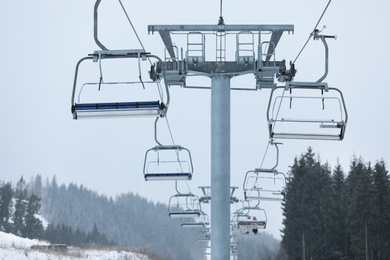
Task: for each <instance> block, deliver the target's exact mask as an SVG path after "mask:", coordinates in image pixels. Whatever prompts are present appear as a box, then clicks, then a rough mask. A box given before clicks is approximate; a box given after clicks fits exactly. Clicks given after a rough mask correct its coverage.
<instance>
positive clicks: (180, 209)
mask: <svg viewBox="0 0 390 260" xmlns="http://www.w3.org/2000/svg"><path fill="white" fill-rule="evenodd" d="M201 214H202V210H201V206H200V202H199V198H198V196H196V195H194V194H192V193H186V194H181V193H179V194H175V195H173V196H171V197H170V198H169V205H168V215H169V217H171V218H185V217H199V216H200V215H201Z"/></svg>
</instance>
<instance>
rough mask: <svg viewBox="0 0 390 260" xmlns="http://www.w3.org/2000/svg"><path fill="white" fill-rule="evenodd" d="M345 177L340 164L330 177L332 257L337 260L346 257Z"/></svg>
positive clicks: (347, 238) (347, 247) (347, 239)
mask: <svg viewBox="0 0 390 260" xmlns="http://www.w3.org/2000/svg"><path fill="white" fill-rule="evenodd" d="M345 182H346V180H345V175H344V172H343V170H342V168H341V165H340V164H337V165H336V168H335V170H334V171H333V175H332V192H331V200H332V209H331V215H330V218H331V220H332V224H333V225H332V229H331V231H332V234H331V239H332V257H333V258H336V259H339V258H342V257H346V256H348V254H349V253H348V249H349V246H348V241H349V237H348V233H347V228H346V222H347V219H346V217H347V201H346V194H345V189H346V184H345Z"/></svg>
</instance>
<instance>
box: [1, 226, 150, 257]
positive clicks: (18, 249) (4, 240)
mask: <svg viewBox="0 0 390 260" xmlns="http://www.w3.org/2000/svg"><path fill="white" fill-rule="evenodd" d="M33 245H48V243H47V242H42V241H38V240H31V239H26V238H21V237H18V236H15V235H12V234H8V233H4V232H0V260H76V259H77V260H78V259H90V260H92V259H96V260H148V259H149V258H148V257H147V256H145V255H142V254H138V253H132V252H125V251H120V252H119V251H107V250H96V249H90V250H89V249H79V248H72V247H71V248H69V251H68V252H67V253H60V252H50V251H38V250H34V249H31V246H33Z"/></svg>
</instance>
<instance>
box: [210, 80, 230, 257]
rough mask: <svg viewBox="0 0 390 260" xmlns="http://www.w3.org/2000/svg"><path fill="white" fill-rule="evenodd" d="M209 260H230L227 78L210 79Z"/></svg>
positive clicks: (228, 93)
mask: <svg viewBox="0 0 390 260" xmlns="http://www.w3.org/2000/svg"><path fill="white" fill-rule="evenodd" d="M211 187H212V189H211V198H212V201H211V205H212V206H211V259H212V260H226V259H230V76H226V75H215V76H211Z"/></svg>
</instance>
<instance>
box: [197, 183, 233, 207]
mask: <svg viewBox="0 0 390 260" xmlns="http://www.w3.org/2000/svg"><path fill="white" fill-rule="evenodd" d="M199 189H201V190H202V192H203V196H202V197H200V199H199V201H200V202H201V203H206V204H208V203H210V202H211V186H199ZM236 189H238V187H230V204H234V203H237V202H238V199H237V197H235V196H234V192H235V190H236Z"/></svg>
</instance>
